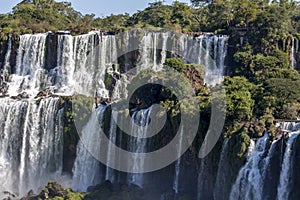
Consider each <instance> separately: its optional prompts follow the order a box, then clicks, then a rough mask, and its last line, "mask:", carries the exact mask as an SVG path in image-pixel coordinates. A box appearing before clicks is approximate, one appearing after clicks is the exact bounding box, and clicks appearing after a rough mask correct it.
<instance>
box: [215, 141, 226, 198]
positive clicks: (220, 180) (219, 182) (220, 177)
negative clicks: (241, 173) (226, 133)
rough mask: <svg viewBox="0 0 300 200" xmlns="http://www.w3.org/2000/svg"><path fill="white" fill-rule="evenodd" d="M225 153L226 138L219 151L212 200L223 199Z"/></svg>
mask: <svg viewBox="0 0 300 200" xmlns="http://www.w3.org/2000/svg"><path fill="white" fill-rule="evenodd" d="M227 153H228V138H226V139H225V140H224V142H223V147H222V151H221V156H220V161H219V164H218V172H217V178H216V184H215V189H214V199H215V200H218V199H221V198H222V197H223V195H224V194H223V192H222V191H223V188H224V185H225V184H228V183H227V182H226V174H225V173H226V171H225V170H226V167H227V166H228V160H227Z"/></svg>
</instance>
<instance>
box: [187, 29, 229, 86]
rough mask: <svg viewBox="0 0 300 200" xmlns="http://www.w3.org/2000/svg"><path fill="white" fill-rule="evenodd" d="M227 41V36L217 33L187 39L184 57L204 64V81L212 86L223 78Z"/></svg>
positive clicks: (189, 61)
mask: <svg viewBox="0 0 300 200" xmlns="http://www.w3.org/2000/svg"><path fill="white" fill-rule="evenodd" d="M227 43H228V36H217V35H201V36H199V37H196V38H194V39H193V40H189V41H188V44H187V50H186V53H184V55H185V57H184V59H185V60H186V61H187V62H188V63H195V64H201V65H204V66H205V77H204V81H205V83H207V84H208V85H212V86H214V85H216V84H219V83H221V82H222V80H223V76H224V72H225V67H226V66H225V57H226V55H227ZM195 55H197V56H195Z"/></svg>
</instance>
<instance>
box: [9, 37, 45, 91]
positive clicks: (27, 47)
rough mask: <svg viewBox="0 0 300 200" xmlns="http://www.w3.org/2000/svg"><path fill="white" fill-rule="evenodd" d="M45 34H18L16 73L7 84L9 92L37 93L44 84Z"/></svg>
mask: <svg viewBox="0 0 300 200" xmlns="http://www.w3.org/2000/svg"><path fill="white" fill-rule="evenodd" d="M46 37H47V34H34V35H30V34H26V35H22V36H20V44H19V49H18V55H17V64H16V74H15V75H14V76H13V78H12V82H11V83H10V84H9V85H10V86H9V93H10V94H13V95H16V94H18V93H20V92H22V91H26V92H27V93H29V94H35V93H37V92H38V91H39V90H40V89H41V88H42V86H43V84H44V80H43V79H44V77H43V74H44V69H43V67H44V64H45V43H46Z"/></svg>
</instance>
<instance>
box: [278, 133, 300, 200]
mask: <svg viewBox="0 0 300 200" xmlns="http://www.w3.org/2000/svg"><path fill="white" fill-rule="evenodd" d="M298 136H299V132H292V133H289V139H288V141H287V143H286V149H285V153H284V157H283V163H282V167H281V173H280V179H279V186H278V188H277V194H278V195H277V199H278V200H286V199H288V197H289V193H290V191H289V186H290V181H291V179H292V177H291V167H292V165H291V163H292V162H291V156H292V151H293V144H294V142H295V139H296V138H297V137H298Z"/></svg>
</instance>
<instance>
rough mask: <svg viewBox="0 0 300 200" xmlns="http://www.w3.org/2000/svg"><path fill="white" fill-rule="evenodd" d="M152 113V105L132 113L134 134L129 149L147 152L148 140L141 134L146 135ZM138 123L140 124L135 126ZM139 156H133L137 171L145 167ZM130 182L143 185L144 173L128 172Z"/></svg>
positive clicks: (129, 164) (136, 151)
mask: <svg viewBox="0 0 300 200" xmlns="http://www.w3.org/2000/svg"><path fill="white" fill-rule="evenodd" d="M150 113H151V107H150V108H148V109H144V110H140V111H135V112H133V114H132V120H131V127H132V128H131V131H132V136H131V138H130V141H129V151H131V152H135V153H145V152H146V151H147V140H146V139H145V138H142V137H139V136H143V135H144V136H146V135H147V131H149V130H148V128H147V127H148V123H149V122H150ZM134 124H137V125H138V126H133V125H134ZM138 157H139V156H138V155H137V156H136V157H134V158H133V161H134V163H133V169H134V170H135V171H141V170H140V169H143V167H144V160H143V159H139V158H138ZM128 166H131V163H128ZM127 180H128V183H129V184H135V185H138V186H139V187H143V174H141V173H140V174H138V173H132V174H128V179H127Z"/></svg>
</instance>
